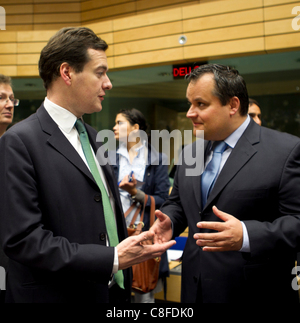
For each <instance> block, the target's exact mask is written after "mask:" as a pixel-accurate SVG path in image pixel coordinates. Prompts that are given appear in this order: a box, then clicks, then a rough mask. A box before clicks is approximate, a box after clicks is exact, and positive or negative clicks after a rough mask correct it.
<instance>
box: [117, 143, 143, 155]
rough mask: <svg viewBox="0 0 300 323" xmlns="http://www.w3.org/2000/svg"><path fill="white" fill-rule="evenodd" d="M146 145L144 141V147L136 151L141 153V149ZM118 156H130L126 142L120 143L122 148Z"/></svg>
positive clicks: (141, 146)
mask: <svg viewBox="0 0 300 323" xmlns="http://www.w3.org/2000/svg"><path fill="white" fill-rule="evenodd" d="M145 144H146V141H144V142H143V144H142V145H140V146H138V147H137V148H135V151H137V152H139V151H141V149H142V148H144V147H145ZM117 154H120V155H123V156H126V157H127V156H128V150H127V147H126V144H125V143H124V142H122V143H120V146H119V148H118V150H117Z"/></svg>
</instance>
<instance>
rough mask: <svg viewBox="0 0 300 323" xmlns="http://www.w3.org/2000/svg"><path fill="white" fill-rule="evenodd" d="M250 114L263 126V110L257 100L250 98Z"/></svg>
mask: <svg viewBox="0 0 300 323" xmlns="http://www.w3.org/2000/svg"><path fill="white" fill-rule="evenodd" d="M248 114H249V116H250V117H251V118H252V119H253V120H254V121H255V122H256V123H257V124H258V125H260V126H261V110H260V107H259V104H258V102H257V101H256V100H254V99H251V98H249V109H248Z"/></svg>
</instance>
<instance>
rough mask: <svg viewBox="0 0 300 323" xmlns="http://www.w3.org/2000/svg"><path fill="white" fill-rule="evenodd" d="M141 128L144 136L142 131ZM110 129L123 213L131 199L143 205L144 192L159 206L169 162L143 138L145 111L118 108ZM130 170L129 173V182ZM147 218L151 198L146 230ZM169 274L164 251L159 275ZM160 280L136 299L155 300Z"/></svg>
mask: <svg viewBox="0 0 300 323" xmlns="http://www.w3.org/2000/svg"><path fill="white" fill-rule="evenodd" d="M141 130H142V131H143V134H144V137H143V136H142V135H141ZM113 131H114V134H115V138H116V139H117V140H118V141H119V148H118V150H117V151H110V152H109V155H110V156H111V157H112V156H113V158H115V160H116V163H115V165H113V167H114V171H115V175H116V178H117V180H118V182H119V188H120V196H121V201H122V206H123V212H124V213H125V212H126V211H127V210H128V209H129V208H130V206H131V204H132V203H133V202H139V203H141V204H142V205H143V204H144V198H145V194H147V195H152V196H153V197H154V199H155V207H156V208H159V207H160V206H161V205H162V204H163V202H164V201H165V200H166V198H167V197H168V192H169V188H170V182H169V177H168V165H167V163H166V160H163V158H164V157H165V158H166V156H165V155H163V154H161V153H158V152H157V151H156V150H155V149H154V147H153V146H152V145H150V144H148V140H147V139H148V138H147V137H146V138H145V136H146V131H147V124H146V119H145V117H144V115H143V114H142V113H141V112H140V111H139V110H137V109H131V110H121V111H120V112H119V113H118V114H117V116H116V120H115V126H114V127H113ZM150 158H152V159H151V160H150ZM157 161H158V162H157ZM150 162H151V163H152V164H153V165H151V163H150ZM132 172H133V173H132ZM129 174H132V181H130V182H129ZM135 210H136V208H135V209H133V210H132V211H131V212H130V213H129V215H128V216H127V217H126V224H127V226H129V224H130V222H131V220H132V217H133V215H134V213H135ZM139 218H140V215H139V217H138V218H137V220H136V223H138V222H139ZM149 220H150V198H149V199H148V201H147V204H146V206H145V213H144V221H143V222H144V224H145V226H144V228H143V230H149ZM168 274H169V266H168V261H167V256H166V253H164V254H163V255H162V259H161V263H160V278H163V279H165V278H166V276H168ZM160 283H161V280H159V283H158V286H157V288H156V289H155V290H154V291H151V292H149V293H144V294H142V293H138V292H135V299H134V300H135V302H136V303H154V293H155V292H156V291H157V289H158V288H159V286H160Z"/></svg>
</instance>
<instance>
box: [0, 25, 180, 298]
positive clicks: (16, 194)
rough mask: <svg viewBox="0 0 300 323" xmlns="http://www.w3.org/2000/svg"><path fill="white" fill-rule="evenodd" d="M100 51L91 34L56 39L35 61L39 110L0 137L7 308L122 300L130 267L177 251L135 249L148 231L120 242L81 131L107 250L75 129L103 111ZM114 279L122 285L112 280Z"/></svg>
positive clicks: (80, 31) (115, 194)
mask: <svg viewBox="0 0 300 323" xmlns="http://www.w3.org/2000/svg"><path fill="white" fill-rule="evenodd" d="M106 49H107V44H106V43H105V42H104V41H103V40H102V39H100V38H99V37H97V35H95V34H94V32H92V31H91V30H90V29H88V28H84V27H82V28H63V29H62V30H60V31H59V32H57V33H56V34H55V35H54V36H53V37H52V38H51V39H50V40H49V42H48V44H47V45H46V47H45V48H44V49H43V50H42V52H41V56H40V61H39V71H40V75H41V77H42V79H43V81H44V86H45V88H46V90H47V97H46V99H45V101H44V103H43V104H42V105H41V107H40V108H39V109H38V111H37V112H36V113H35V114H33V115H31V116H30V117H29V118H28V119H26V120H24V121H22V122H20V123H18V124H17V125H15V126H14V127H12V128H11V129H9V130H8V131H7V132H6V134H5V135H4V136H3V137H2V138H1V143H0V191H1V194H0V205H1V213H0V230H1V231H0V237H1V245H2V246H3V249H4V251H5V253H6V254H7V256H8V257H9V258H10V259H9V269H8V275H7V293H6V301H7V302H52V303H53V302H73V303H74V302H80V303H83V302H88V303H95V302H126V301H129V300H130V293H131V275H130V269H129V268H130V266H132V265H133V264H135V263H139V262H142V261H144V260H146V259H149V258H154V257H156V256H158V255H161V254H162V253H163V252H165V250H166V249H167V248H169V247H170V246H171V245H172V244H173V243H174V242H172V243H168V244H165V245H163V246H159V245H158V244H156V245H152V246H147V247H142V246H141V244H140V242H141V241H142V240H145V239H152V235H151V233H149V232H145V233H142V234H141V235H139V236H136V237H129V238H127V230H126V226H125V221H124V215H123V212H122V207H121V202H120V198H119V191H118V187H117V184H116V180H115V178H114V174H113V169H112V167H111V166H110V165H108V164H106V165H104V166H100V165H103V164H104V163H103V161H102V160H98V161H97V159H96V158H95V155H97V154H96V153H97V150H98V148H99V146H100V145H99V143H97V142H96V135H97V132H96V131H95V130H94V129H93V128H92V127H90V126H88V125H85V126H86V130H87V133H88V137H89V141H90V146H91V148H92V151H93V154H94V156H93V158H94V160H95V162H96V166H97V168H98V171H99V174H100V177H101V178H102V182H103V184H104V187H105V190H106V194H107V195H108V197H109V202H110V204H111V208H112V209H113V216H114V219H113V220H114V221H115V223H116V229H117V235H118V240H119V244H118V245H116V246H111V245H110V242H109V237H108V230H107V223H106V221H105V217H104V212H106V209H104V207H103V203H102V200H103V198H104V197H103V195H102V193H101V191H100V189H99V187H98V185H97V184H96V181H95V179H94V177H93V176H92V174H91V171H90V168H89V164H88V163H87V160H86V159H85V155H84V152H83V146H82V145H81V142H80V140H79V133H78V132H77V130H76V128H75V122H76V121H77V120H78V119H82V116H83V115H84V114H89V113H94V112H100V111H101V109H102V102H103V100H104V96H105V92H106V91H107V90H110V89H111V88H112V85H111V82H110V80H109V78H108V76H107V71H108V64H107V57H106V53H105V51H106ZM97 157H99V158H101V156H97ZM108 205H109V203H108ZM118 271H122V274H123V278H124V286H122V284H120V287H119V284H117V282H115V281H114V276H115V274H116V273H118ZM122 287H125V288H122Z"/></svg>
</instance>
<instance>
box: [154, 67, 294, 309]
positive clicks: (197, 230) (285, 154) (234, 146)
mask: <svg viewBox="0 0 300 323" xmlns="http://www.w3.org/2000/svg"><path fill="white" fill-rule="evenodd" d="M188 80H189V84H188V88H187V99H188V101H189V104H190V108H189V110H188V112H187V117H188V118H190V119H191V121H192V122H193V127H194V130H204V139H205V154H204V155H205V156H203V155H202V156H200V155H199V154H200V153H201V152H197V151H196V156H198V158H204V159H205V163H204V165H205V166H204V172H203V175H201V176H187V175H186V170H188V169H189V168H191V166H190V163H188V162H187V161H185V155H188V156H190V150H194V149H195V147H196V145H195V144H192V145H191V146H189V147H187V148H186V149H185V150H184V151H183V157H182V161H183V163H182V165H179V166H178V167H177V171H176V175H175V179H174V185H173V190H172V193H171V196H170V197H169V199H168V200H167V201H166V202H165V204H164V205H163V206H162V208H161V211H157V212H156V215H157V217H158V218H159V219H158V220H157V221H156V223H155V225H154V226H153V228H152V231H153V232H154V233H155V234H156V239H157V240H156V241H160V242H164V241H168V240H169V239H171V238H172V237H173V236H174V237H176V236H178V235H179V234H180V233H181V232H182V231H184V230H185V228H186V227H187V226H188V227H189V237H188V240H187V243H186V247H185V250H184V253H183V260H182V301H183V302H204V303H217V302H222V303H226V302H232V303H240V302H242V303H249V302H251V303H260V302H262V303H268V302H273V303H274V302H278V303H279V302H280V303H283V302H287V303H295V302H299V300H298V293H297V291H295V290H294V289H293V288H292V281H293V280H294V279H295V278H294V277H293V276H292V275H291V273H292V270H293V268H294V266H295V259H296V253H297V249H298V248H299V244H300V198H299V192H300V140H299V138H297V137H294V136H291V135H288V134H283V133H279V132H277V131H274V130H270V129H267V128H264V127H260V126H259V125H257V124H256V123H255V122H254V121H253V120H252V119H251V118H250V117H249V116H248V114H247V111H248V94H247V88H246V84H245V82H244V80H243V78H242V77H241V76H240V75H239V74H238V72H237V71H236V70H235V69H232V68H230V67H227V66H222V65H218V64H213V65H209V64H208V65H203V66H201V67H199V68H198V69H196V70H194V71H193V72H192V73H191V74H190V75H189V77H188ZM199 140H200V139H199ZM219 141H224V142H225V144H226V147H227V148H226V149H225V151H224V152H223V153H222V155H221V162H220V165H219V169H218V171H217V172H216V174H217V177H216V180H215V182H214V185H213V186H212V189H211V190H210V193H209V195H208V198H207V200H203V199H204V198H205V197H204V198H203V197H202V195H203V194H202V193H203V192H202V190H204V187H206V186H205V185H204V184H203V183H205V182H204V173H205V171H206V167H207V165H208V164H209V162H210V161H211V160H212V155H213V152H212V149H213V147H214V146H215V142H219ZM197 153H198V155H197ZM192 167H194V166H192Z"/></svg>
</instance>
